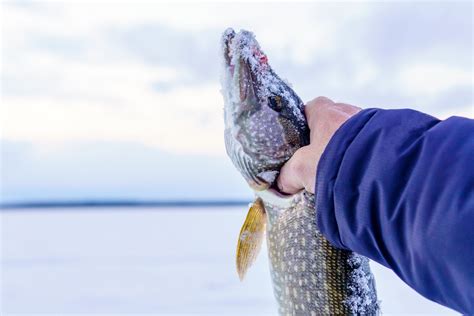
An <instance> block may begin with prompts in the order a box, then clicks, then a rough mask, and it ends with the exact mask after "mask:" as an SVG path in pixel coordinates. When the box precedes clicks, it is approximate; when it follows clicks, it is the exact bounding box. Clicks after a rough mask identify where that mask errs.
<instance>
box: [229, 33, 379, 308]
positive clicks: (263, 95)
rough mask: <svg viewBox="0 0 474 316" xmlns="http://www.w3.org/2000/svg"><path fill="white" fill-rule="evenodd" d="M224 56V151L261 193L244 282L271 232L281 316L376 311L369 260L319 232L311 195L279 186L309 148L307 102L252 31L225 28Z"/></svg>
mask: <svg viewBox="0 0 474 316" xmlns="http://www.w3.org/2000/svg"><path fill="white" fill-rule="evenodd" d="M221 54H222V63H223V73H222V77H221V83H222V93H223V96H224V102H225V105H224V120H225V132H224V135H225V146H226V151H227V154H228V156H229V157H230V159H231V160H232V162H233V164H234V165H235V167H236V168H237V169H238V171H239V172H240V173H241V174H242V176H243V177H244V178H245V180H246V181H247V183H248V184H249V186H250V187H251V188H252V189H253V190H254V191H255V195H256V199H255V201H254V202H253V204H251V206H250V209H249V212H248V215H247V218H246V220H245V222H244V224H243V227H242V229H241V231H240V235H239V238H238V245H237V259H236V263H237V271H238V274H239V276H240V278H241V279H243V277H244V275H245V273H246V271H247V270H248V268H249V267H250V265H251V264H252V263H253V262H254V260H255V259H256V257H257V254H258V252H259V249H260V246H261V244H262V241H263V240H264V239H265V235H266V240H267V249H268V256H269V262H270V274H271V277H272V281H273V291H274V295H275V298H276V300H277V302H278V306H279V309H278V311H279V313H280V314H281V315H312V316H313V315H361V314H363V315H376V314H378V313H379V302H378V300H377V293H376V289H375V281H374V277H373V275H372V273H371V270H370V267H369V262H368V259H367V258H365V257H362V256H360V255H358V254H356V253H353V252H351V251H347V250H342V249H337V248H335V247H333V246H332V245H331V244H330V243H329V242H328V241H327V240H326V238H325V237H324V236H323V235H322V234H321V233H320V231H319V229H318V226H317V223H316V212H317V210H316V207H315V205H314V204H315V203H314V195H313V194H311V193H309V192H306V191H301V192H300V193H297V194H294V195H291V196H287V195H283V194H281V193H279V192H278V190H277V189H275V183H274V182H275V180H276V178H277V176H278V173H279V170H280V168H281V167H282V165H283V164H284V163H285V162H286V161H287V160H288V159H289V158H290V157H291V156H292V155H293V154H294V152H295V151H296V150H297V149H298V148H301V147H302V146H306V145H308V144H309V127H308V125H307V122H306V118H305V114H304V104H303V102H302V101H301V99H300V98H299V97H298V95H297V94H296V93H295V92H294V91H293V89H292V88H291V87H290V86H289V84H287V83H286V82H285V81H284V80H282V79H280V77H279V76H278V75H277V74H276V73H275V72H274V71H273V70H272V68H271V67H270V65H269V64H268V58H267V56H266V55H265V54H264V52H263V51H262V50H261V48H260V46H259V44H258V42H257V41H256V39H255V37H254V35H253V34H252V33H251V32H248V31H244V30H242V31H240V32H239V33H235V32H234V30H232V29H227V30H226V31H225V32H224V34H223V36H222V53H221Z"/></svg>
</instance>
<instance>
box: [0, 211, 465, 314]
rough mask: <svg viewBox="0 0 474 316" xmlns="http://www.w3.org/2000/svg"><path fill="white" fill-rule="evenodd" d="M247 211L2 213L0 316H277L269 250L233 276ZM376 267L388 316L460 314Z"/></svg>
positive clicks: (264, 251) (263, 249) (0, 214)
mask: <svg viewBox="0 0 474 316" xmlns="http://www.w3.org/2000/svg"><path fill="white" fill-rule="evenodd" d="M246 212H247V208H246V207H239V208H236V207H234V208H207V209H206V208H193V209H178V208H170V209H160V210H158V211H157V210H156V209H145V208H144V209H127V208H118V209H108V210H104V209H102V210H100V211H96V209H82V210H77V209H76V210H72V211H71V210H54V211H35V212H22V211H18V212H8V213H0V216H1V220H2V223H1V230H0V231H1V238H2V240H1V241H2V253H1V254H2V256H1V268H2V276H1V286H2V287H1V292H2V299H3V302H2V304H1V312H0V314H1V315H2V316H3V315H11V314H13V313H30V314H38V313H46V314H53V313H57V314H56V315H66V314H72V313H88V314H89V313H96V314H97V313H98V314H104V313H110V314H119V313H121V314H122V315H123V314H124V313H125V314H129V315H130V314H134V315H136V314H138V313H151V314H153V315H176V314H180V315H183V314H184V315H190V314H192V315H275V314H276V310H277V309H276V305H275V300H274V298H273V292H272V286H271V281H270V273H269V269H268V262H267V256H266V255H265V253H266V249H265V247H263V248H262V251H261V254H260V256H259V257H258V259H257V261H256V262H255V264H254V266H252V268H251V269H250V270H249V272H248V275H247V276H246V278H245V280H244V281H243V282H242V283H241V282H240V281H239V277H238V275H237V272H236V269H235V249H236V243H237V238H238V233H239V231H240V226H241V225H242V222H243V220H244V218H245V216H246ZM371 265H372V270H373V272H374V274H375V279H376V282H377V288H378V295H379V299H380V300H381V301H382V312H383V314H384V315H395V314H398V315H400V314H403V315H407V314H429V315H435V314H436V315H456V313H454V312H452V311H450V310H448V309H446V308H444V307H442V306H440V305H438V304H436V303H432V302H430V301H428V300H426V299H424V298H422V297H421V296H420V295H418V294H417V293H415V292H414V291H413V290H411V289H409V288H408V286H406V285H405V284H404V283H403V282H402V281H400V280H399V279H398V278H397V277H396V276H395V275H394V274H393V273H392V272H391V271H389V270H387V269H386V268H384V267H381V266H380V265H378V264H372V263H371ZM42 316H44V315H42Z"/></svg>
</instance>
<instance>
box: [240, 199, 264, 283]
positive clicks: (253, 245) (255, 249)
mask: <svg viewBox="0 0 474 316" xmlns="http://www.w3.org/2000/svg"><path fill="white" fill-rule="evenodd" d="M265 225H266V214H265V206H264V205H263V201H262V199H261V198H257V199H256V200H255V201H254V202H253V204H252V205H251V206H250V209H249V212H248V213H247V217H246V218H245V222H244V224H243V225H242V228H241V229H240V234H239V240H238V242H237V258H236V263H237V273H238V274H239V278H240V280H241V281H242V280H243V279H244V277H245V274H246V273H247V270H248V269H249V268H250V266H251V265H252V264H253V263H254V262H255V259H257V255H258V253H259V251H260V248H261V246H262V242H263V237H264V234H265Z"/></svg>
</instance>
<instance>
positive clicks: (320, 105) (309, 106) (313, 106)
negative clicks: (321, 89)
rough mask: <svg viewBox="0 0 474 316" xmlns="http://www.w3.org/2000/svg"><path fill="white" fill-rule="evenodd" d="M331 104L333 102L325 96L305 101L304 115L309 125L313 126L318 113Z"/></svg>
mask: <svg viewBox="0 0 474 316" xmlns="http://www.w3.org/2000/svg"><path fill="white" fill-rule="evenodd" d="M333 104H334V102H333V101H332V100H331V99H329V98H326V97H317V98H315V99H313V100H311V101H309V102H308V103H306V106H305V115H306V120H307V121H308V124H309V126H313V125H314V124H315V121H316V119H317V118H318V116H319V114H320V113H321V112H324V111H325V110H327V109H328V108H329V107H331V106H332V105H333Z"/></svg>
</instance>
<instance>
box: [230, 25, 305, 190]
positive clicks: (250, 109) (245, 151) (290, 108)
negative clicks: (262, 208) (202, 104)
mask: <svg viewBox="0 0 474 316" xmlns="http://www.w3.org/2000/svg"><path fill="white" fill-rule="evenodd" d="M222 59H223V69H224V72H223V74H222V77H221V81H222V88H223V89H222V93H223V95H224V101H225V105H224V117H225V120H224V121H225V144H226V150H227V154H228V155H229V157H230V158H231V160H232V162H233V163H234V165H235V166H236V168H237V169H238V170H239V171H240V173H241V174H242V175H243V177H244V178H245V180H246V181H247V182H248V184H249V185H250V186H251V187H252V188H253V189H254V190H257V191H261V190H265V189H268V188H269V187H271V186H272V185H273V184H274V182H275V180H276V178H277V176H278V173H279V170H280V168H281V167H282V166H283V164H284V163H285V162H286V161H287V160H288V159H289V158H290V157H291V156H292V155H293V154H294V152H295V151H296V150H297V149H299V148H300V147H302V146H305V145H307V144H308V143H309V128H308V126H307V123H306V118H305V115H304V104H303V102H302V101H301V99H300V98H299V97H298V96H297V95H296V93H295V92H294V91H293V90H292V89H291V87H290V86H289V84H288V83H286V82H285V81H284V80H282V79H281V78H279V77H278V76H277V75H276V74H275V72H274V71H273V70H272V68H271V67H270V65H269V63H268V58H267V56H266V55H265V53H264V52H263V51H262V50H261V48H260V45H259V44H258V42H257V41H256V39H255V37H254V35H253V34H252V33H251V32H248V31H244V30H243V31H240V32H239V33H235V32H234V30H232V29H228V30H226V31H225V32H224V34H223V37H222Z"/></svg>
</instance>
